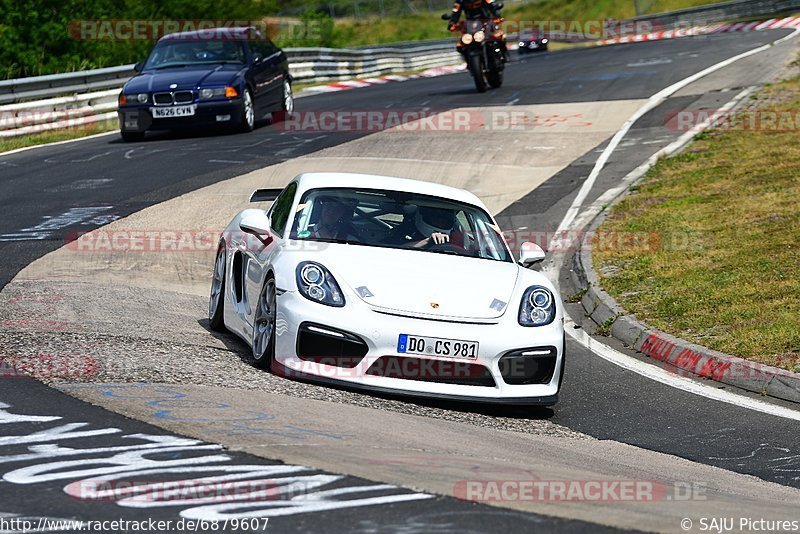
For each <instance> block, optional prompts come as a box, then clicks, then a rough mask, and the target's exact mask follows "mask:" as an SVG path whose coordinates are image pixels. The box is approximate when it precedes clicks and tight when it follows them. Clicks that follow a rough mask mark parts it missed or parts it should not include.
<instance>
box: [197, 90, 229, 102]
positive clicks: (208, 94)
mask: <svg viewBox="0 0 800 534" xmlns="http://www.w3.org/2000/svg"><path fill="white" fill-rule="evenodd" d="M224 97H225V87H204V88H202V89H200V99H201V100H208V99H209V98H224Z"/></svg>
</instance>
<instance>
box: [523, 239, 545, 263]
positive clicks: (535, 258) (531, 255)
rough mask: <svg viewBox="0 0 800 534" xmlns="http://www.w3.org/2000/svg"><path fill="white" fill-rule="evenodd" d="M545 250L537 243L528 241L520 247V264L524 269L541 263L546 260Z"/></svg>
mask: <svg viewBox="0 0 800 534" xmlns="http://www.w3.org/2000/svg"><path fill="white" fill-rule="evenodd" d="M544 256H545V254H544V250H542V247H540V246H539V245H537V244H536V243H530V242H528V241H526V242H525V243H523V244H522V246H520V250H519V264H520V265H522V266H523V267H526V268H527V267H530V266H531V265H533V264H534V263H539V262H540V261H542V260H544Z"/></svg>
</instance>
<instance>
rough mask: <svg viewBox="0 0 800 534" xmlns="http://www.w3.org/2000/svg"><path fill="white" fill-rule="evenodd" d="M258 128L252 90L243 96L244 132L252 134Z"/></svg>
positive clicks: (245, 91)
mask: <svg viewBox="0 0 800 534" xmlns="http://www.w3.org/2000/svg"><path fill="white" fill-rule="evenodd" d="M255 126H256V109H255V107H254V106H253V95H252V94H251V93H250V89H245V90H244V95H242V125H241V128H242V131H243V132H252V131H253V128H255Z"/></svg>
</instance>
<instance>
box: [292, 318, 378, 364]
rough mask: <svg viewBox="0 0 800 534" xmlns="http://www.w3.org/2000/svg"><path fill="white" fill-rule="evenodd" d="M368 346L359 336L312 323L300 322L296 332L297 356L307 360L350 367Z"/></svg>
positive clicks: (356, 362)
mask: <svg viewBox="0 0 800 534" xmlns="http://www.w3.org/2000/svg"><path fill="white" fill-rule="evenodd" d="M368 350H369V347H367V344H366V343H364V340H362V339H361V338H360V337H358V336H357V335H355V334H351V333H350V332H343V331H341V330H336V329H334V328H330V327H327V326H323V325H318V324H314V323H302V324H301V325H300V328H299V331H298V333H297V357H298V358H300V359H301V360H305V361H308V362H315V363H321V364H324V365H332V366H334V367H344V368H346V369H352V368H353V367H355V366H356V365H358V364H359V362H361V360H362V359H363V358H364V356H366V354H367V351H368Z"/></svg>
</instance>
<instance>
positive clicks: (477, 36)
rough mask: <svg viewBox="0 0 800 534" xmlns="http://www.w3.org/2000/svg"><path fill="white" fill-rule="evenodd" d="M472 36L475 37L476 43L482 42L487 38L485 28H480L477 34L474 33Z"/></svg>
mask: <svg viewBox="0 0 800 534" xmlns="http://www.w3.org/2000/svg"><path fill="white" fill-rule="evenodd" d="M472 38H473V39H475V42H476V43H482V42H483V40H484V39H486V34H485V33H484V32H483V30H478V31H476V32H475V35H473V36H472Z"/></svg>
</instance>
